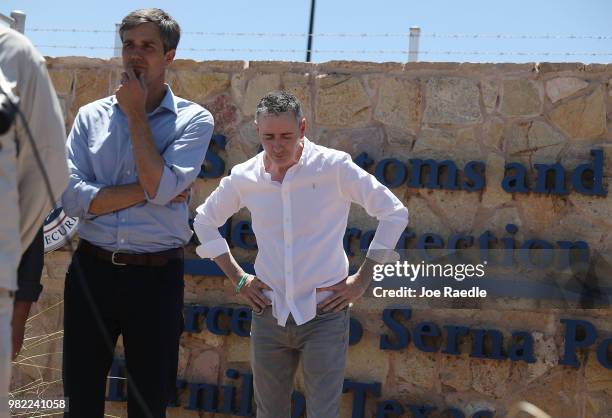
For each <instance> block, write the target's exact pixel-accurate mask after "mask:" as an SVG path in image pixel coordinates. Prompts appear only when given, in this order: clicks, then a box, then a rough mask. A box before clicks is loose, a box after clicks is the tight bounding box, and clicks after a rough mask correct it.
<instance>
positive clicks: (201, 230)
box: [193, 175, 243, 258]
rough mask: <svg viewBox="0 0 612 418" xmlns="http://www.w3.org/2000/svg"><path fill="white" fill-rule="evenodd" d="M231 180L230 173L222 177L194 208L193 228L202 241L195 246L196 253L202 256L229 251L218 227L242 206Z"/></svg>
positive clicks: (210, 256) (214, 255)
mask: <svg viewBox="0 0 612 418" xmlns="http://www.w3.org/2000/svg"><path fill="white" fill-rule="evenodd" d="M232 180H233V178H232V176H231V175H230V176H228V177H224V178H223V179H222V180H221V183H220V184H219V187H217V189H215V191H214V192H212V193H211V194H210V196H208V198H207V199H206V201H205V202H204V204H202V205H200V206H198V208H197V209H196V213H197V214H196V217H195V219H194V221H193V229H194V230H195V232H196V234H197V236H198V239H199V240H200V242H201V243H202V245H199V246H198V247H197V248H196V253H197V254H198V255H199V256H200V257H202V258H215V257H217V256H219V255H221V254H225V253H227V252H229V246H228V245H227V241H226V240H225V239H224V238H223V237H222V236H221V234H220V233H219V230H218V228H219V227H221V226H222V225H223V224H224V223H225V222H226V221H227V220H228V218H229V217H230V216H232V215H233V214H234V213H236V212H238V211H239V210H240V208H241V207H242V206H243V205H242V203H241V199H240V194H239V193H238V191H237V190H236V188H235V187H234V186H233V185H232Z"/></svg>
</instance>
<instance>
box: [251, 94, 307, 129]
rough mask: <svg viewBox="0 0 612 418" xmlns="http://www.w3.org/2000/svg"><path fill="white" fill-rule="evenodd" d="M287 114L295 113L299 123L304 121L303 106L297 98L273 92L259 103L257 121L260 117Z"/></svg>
mask: <svg viewBox="0 0 612 418" xmlns="http://www.w3.org/2000/svg"><path fill="white" fill-rule="evenodd" d="M286 112H293V114H294V116H295V119H296V120H297V122H298V123H300V122H301V121H302V105H301V104H300V101H299V100H298V99H297V97H295V96H294V95H293V94H291V93H288V92H286V91H271V92H270V93H268V94H266V95H265V96H264V97H263V98H262V99H261V100H260V101H259V104H258V105H257V113H256V114H255V119H258V118H259V116H260V115H275V116H278V115H280V114H281V113H286Z"/></svg>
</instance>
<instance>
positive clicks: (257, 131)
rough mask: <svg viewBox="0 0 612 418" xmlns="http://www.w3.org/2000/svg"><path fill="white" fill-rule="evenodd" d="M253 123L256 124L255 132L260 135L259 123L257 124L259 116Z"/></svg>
mask: <svg viewBox="0 0 612 418" xmlns="http://www.w3.org/2000/svg"><path fill="white" fill-rule="evenodd" d="M253 123H254V124H255V133H256V134H257V135H259V125H258V124H257V118H255V120H254V121H253Z"/></svg>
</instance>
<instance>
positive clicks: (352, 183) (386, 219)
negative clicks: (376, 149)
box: [338, 154, 408, 263]
mask: <svg viewBox="0 0 612 418" xmlns="http://www.w3.org/2000/svg"><path fill="white" fill-rule="evenodd" d="M338 187H339V188H340V193H341V194H342V195H343V196H344V197H345V198H346V199H347V200H349V201H351V202H354V203H357V204H359V205H361V206H362V207H363V208H364V209H365V210H366V212H367V213H368V215H370V216H373V217H375V218H377V219H378V227H377V228H376V233H375V235H374V238H373V239H372V243H371V244H370V247H369V249H368V258H371V259H373V260H374V261H378V262H381V263H383V262H389V261H393V260H394V259H397V254H396V253H395V252H393V251H392V250H393V249H394V248H395V246H396V244H397V241H398V240H399V238H400V236H401V234H402V232H403V231H404V229H405V228H406V226H407V225H408V209H407V208H406V207H405V206H404V205H403V204H402V202H401V201H400V200H399V199H398V198H397V197H396V196H395V195H394V194H393V193H392V192H391V191H390V190H389V189H388V188H387V187H385V186H384V185H382V184H381V183H380V182H379V181H378V180H377V179H376V177H374V176H373V175H371V174H370V173H368V172H367V171H365V170H363V169H362V168H361V167H359V166H358V165H357V164H355V163H354V162H353V160H352V159H351V157H350V156H349V155H348V154H346V155H344V157H343V158H341V159H340V162H339V163H338Z"/></svg>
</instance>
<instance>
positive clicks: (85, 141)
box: [62, 87, 214, 253]
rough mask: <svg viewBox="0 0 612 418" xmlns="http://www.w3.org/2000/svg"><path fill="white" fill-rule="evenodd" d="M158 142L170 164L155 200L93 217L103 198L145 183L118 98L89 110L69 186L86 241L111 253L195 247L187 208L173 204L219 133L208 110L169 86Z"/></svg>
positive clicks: (69, 200)
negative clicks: (103, 192) (111, 190)
mask: <svg viewBox="0 0 612 418" xmlns="http://www.w3.org/2000/svg"><path fill="white" fill-rule="evenodd" d="M147 117H148V121H149V126H150V127H151V133H152V135H153V141H154V143H155V146H156V147H157V149H158V151H159V152H160V155H161V156H162V158H163V160H164V170H163V174H162V177H161V180H160V183H159V188H158V191H157V194H156V195H155V198H153V199H150V198H149V197H148V196H145V195H144V194H143V199H146V201H144V202H143V203H139V204H137V205H135V206H132V207H129V208H127V209H123V210H118V211H115V212H112V213H108V214H105V215H99V216H95V215H92V214H91V213H88V210H89V205H90V204H91V201H92V200H93V198H94V197H95V196H96V194H97V193H98V191H100V189H102V188H104V187H108V186H118V185H121V184H130V183H137V182H138V173H137V172H136V163H135V161H134V154H133V151H132V142H131V139H130V134H129V129H128V121H127V117H126V116H125V114H124V113H123V112H122V111H121V108H120V107H119V105H118V103H117V99H116V98H115V96H110V97H107V98H104V99H101V100H97V101H95V102H93V103H90V104H88V105H86V106H83V107H82V108H81V109H80V110H79V113H78V115H77V117H76V119H75V121H74V125H73V127H72V131H71V132H70V135H69V136H68V142H67V147H68V167H69V169H70V182H69V185H68V188H67V190H66V191H65V192H64V194H63V196H62V204H63V206H64V211H65V212H66V214H68V215H69V216H74V217H78V218H80V222H79V226H78V233H79V236H80V237H81V238H83V239H86V240H87V241H89V242H91V243H92V244H94V245H97V246H99V247H102V248H105V249H107V250H110V251H115V250H123V251H126V252H133V253H144V252H155V251H162V250H166V249H169V248H175V247H181V246H183V245H185V244H186V243H187V242H189V239H190V238H191V234H192V231H191V229H190V228H189V224H188V208H187V204H186V203H171V200H172V199H173V198H174V197H175V196H176V195H178V194H179V193H180V192H182V191H183V190H185V189H186V188H187V187H188V186H189V185H190V184H191V183H192V182H193V181H194V180H195V178H196V176H197V175H198V173H199V172H200V169H201V166H202V163H203V161H204V156H205V154H206V150H207V148H208V144H209V143H210V138H211V136H212V132H213V124H214V122H213V117H212V115H211V114H210V112H208V111H207V110H206V109H204V108H203V107H202V106H200V105H198V104H196V103H193V102H190V101H187V100H185V99H181V98H180V97H176V96H174V94H172V91H171V90H170V88H169V87H167V92H166V95H165V96H164V99H163V100H162V102H161V104H160V105H159V107H158V108H157V109H155V110H154V111H153V112H151V113H149V114H148V115H147Z"/></svg>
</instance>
